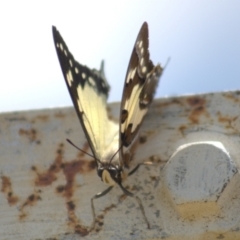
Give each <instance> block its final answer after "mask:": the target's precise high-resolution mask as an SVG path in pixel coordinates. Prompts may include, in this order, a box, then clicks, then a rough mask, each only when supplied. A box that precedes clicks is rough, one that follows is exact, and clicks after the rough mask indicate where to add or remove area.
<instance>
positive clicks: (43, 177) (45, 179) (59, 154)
mask: <svg viewBox="0 0 240 240" xmlns="http://www.w3.org/2000/svg"><path fill="white" fill-rule="evenodd" d="M63 147H64V144H62V143H61V144H59V146H58V149H57V151H56V157H55V160H54V163H52V164H51V165H50V167H49V168H48V170H47V171H45V172H42V173H39V172H38V170H37V168H36V166H32V170H33V171H35V172H36V173H37V178H36V179H35V185H36V186H38V187H44V186H49V185H51V184H52V183H53V182H54V181H55V180H56V179H57V176H56V174H57V173H58V172H60V171H61V170H62V164H63V153H64V151H63Z"/></svg>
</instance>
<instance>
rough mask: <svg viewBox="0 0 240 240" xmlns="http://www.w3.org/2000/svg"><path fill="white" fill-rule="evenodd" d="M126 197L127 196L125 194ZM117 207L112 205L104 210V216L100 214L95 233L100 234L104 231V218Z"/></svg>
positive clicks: (97, 218)
mask: <svg viewBox="0 0 240 240" xmlns="http://www.w3.org/2000/svg"><path fill="white" fill-rule="evenodd" d="M123 195H125V194H123ZM116 207H117V206H116V205H115V204H111V205H110V206H109V207H106V208H105V209H104V210H103V214H100V215H98V216H97V217H96V225H97V226H96V227H95V228H96V229H95V231H96V232H99V231H100V230H101V229H102V226H103V225H104V217H105V215H106V214H107V213H108V212H110V211H111V210H112V209H113V208H116Z"/></svg>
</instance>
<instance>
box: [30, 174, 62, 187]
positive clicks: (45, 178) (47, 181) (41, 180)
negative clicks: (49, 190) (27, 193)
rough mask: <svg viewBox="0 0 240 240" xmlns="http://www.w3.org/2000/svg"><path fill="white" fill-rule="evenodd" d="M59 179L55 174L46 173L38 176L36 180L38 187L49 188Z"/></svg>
mask: <svg viewBox="0 0 240 240" xmlns="http://www.w3.org/2000/svg"><path fill="white" fill-rule="evenodd" d="M56 179H57V177H56V176H55V174H54V173H52V172H51V171H50V172H46V173H41V174H38V176H37V179H36V180H35V184H36V186H41V187H43V186H49V185H51V184H52V182H54V181H55V180H56Z"/></svg>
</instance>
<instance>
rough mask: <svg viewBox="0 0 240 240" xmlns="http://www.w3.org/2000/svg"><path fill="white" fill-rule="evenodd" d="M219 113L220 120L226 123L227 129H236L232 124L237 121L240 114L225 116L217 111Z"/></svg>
mask: <svg viewBox="0 0 240 240" xmlns="http://www.w3.org/2000/svg"><path fill="white" fill-rule="evenodd" d="M217 115H218V121H219V122H220V123H223V124H225V128H226V129H228V128H231V129H234V128H233V126H232V122H234V121H236V120H237V119H238V116H234V117H229V116H223V115H222V114H221V112H217Z"/></svg>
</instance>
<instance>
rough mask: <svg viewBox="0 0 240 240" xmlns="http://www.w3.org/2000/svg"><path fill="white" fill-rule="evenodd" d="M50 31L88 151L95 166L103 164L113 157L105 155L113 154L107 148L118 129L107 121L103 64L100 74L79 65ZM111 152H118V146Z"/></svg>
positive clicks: (65, 46) (106, 84)
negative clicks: (97, 163)
mask: <svg viewBox="0 0 240 240" xmlns="http://www.w3.org/2000/svg"><path fill="white" fill-rule="evenodd" d="M52 31H53V38H54V43H55V47H56V51H57V55H58V59H59V62H60V65H61V68H62V72H63V76H64V78H65V81H66V84H67V87H68V90H69V93H70V95H71V98H72V101H73V104H74V107H75V109H76V112H77V115H78V117H79V120H80V122H81V125H82V128H83V130H84V132H85V135H86V138H87V140H88V143H89V145H90V148H91V150H92V153H93V155H94V157H95V159H96V160H97V162H99V161H104V159H103V158H105V156H106V155H111V154H112V155H113V153H108V152H106V151H111V152H112V151H114V150H112V149H111V147H110V145H111V144H112V141H113V139H115V138H116V135H117V136H118V125H117V124H116V123H114V122H112V121H110V120H109V118H108V114H107V108H106V101H107V97H108V92H109V85H108V83H107V81H106V79H105V76H104V72H103V63H102V65H101V69H100V71H97V70H94V69H93V70H91V69H89V68H88V67H86V66H83V65H81V64H79V63H78V62H77V61H76V60H75V59H74V57H73V55H72V54H71V52H70V51H69V50H68V47H67V45H66V44H65V42H64V40H63V38H62V37H61V35H60V33H59V31H58V30H57V29H56V27H54V26H53V28H52ZM114 148H116V149H117V148H118V143H117V146H116V147H114ZM116 149H115V151H116ZM98 160H99V161H98Z"/></svg>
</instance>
